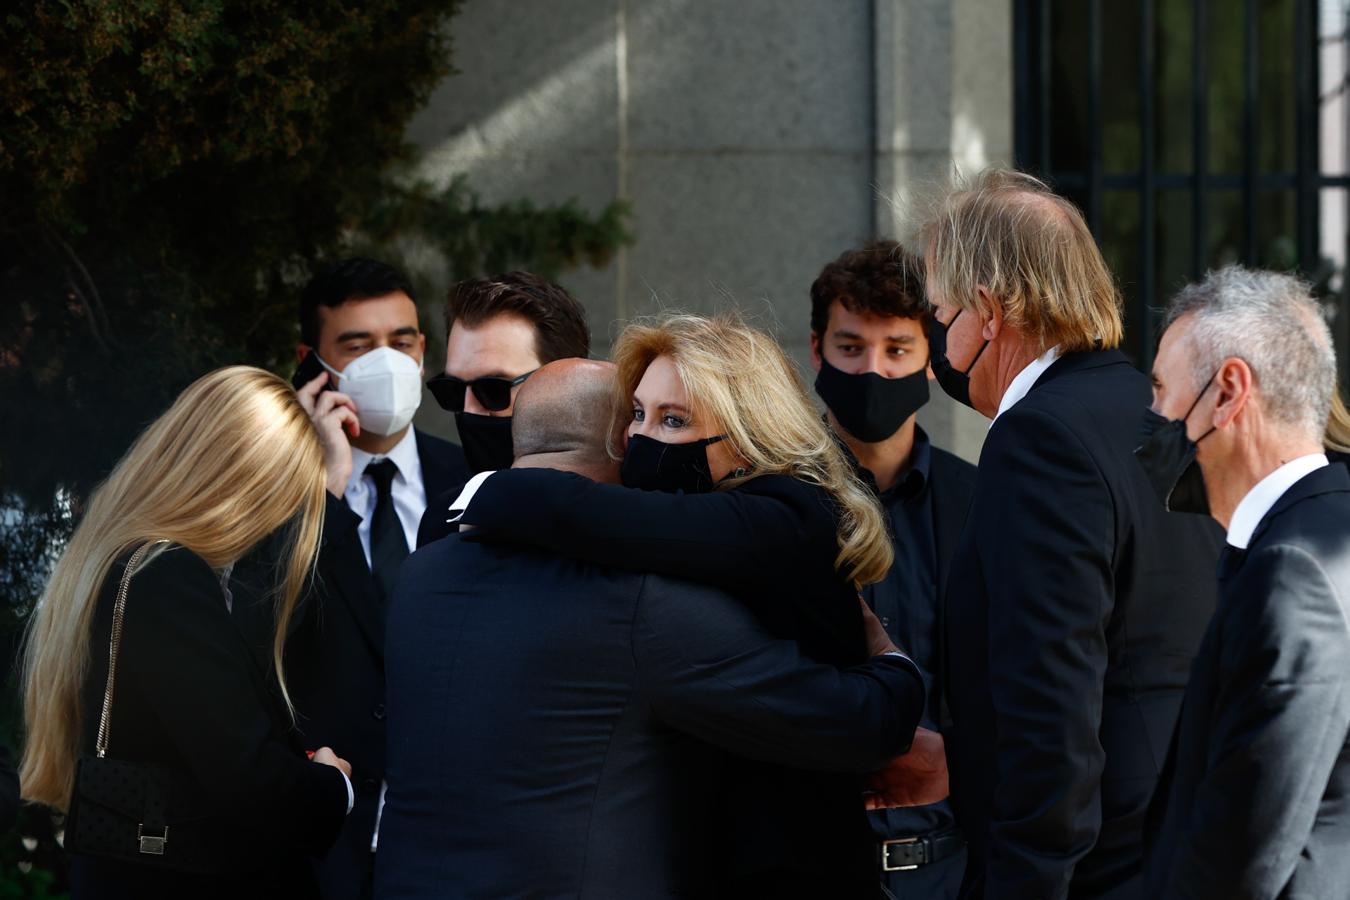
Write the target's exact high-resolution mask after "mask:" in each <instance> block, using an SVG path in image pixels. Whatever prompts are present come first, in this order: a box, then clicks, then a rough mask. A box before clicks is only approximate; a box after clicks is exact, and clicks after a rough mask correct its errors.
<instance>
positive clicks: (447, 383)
mask: <svg viewBox="0 0 1350 900" xmlns="http://www.w3.org/2000/svg"><path fill="white" fill-rule="evenodd" d="M427 388H428V389H430V391H431V396H433V397H435V398H436V402H437V403H439V404H440V406H441V409H443V410H445V411H446V412H454V413H457V412H464V393H465V385H464V382H462V381H460V380H459V379H458V378H450V377H448V376H445V375H440V376H437V377H436V378H433V379H431V380H430V381H428V382H427Z"/></svg>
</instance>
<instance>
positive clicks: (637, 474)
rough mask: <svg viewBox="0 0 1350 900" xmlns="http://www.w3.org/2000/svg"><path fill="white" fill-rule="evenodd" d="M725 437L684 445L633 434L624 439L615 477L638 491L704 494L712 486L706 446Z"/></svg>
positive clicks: (714, 483)
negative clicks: (626, 440)
mask: <svg viewBox="0 0 1350 900" xmlns="http://www.w3.org/2000/svg"><path fill="white" fill-rule="evenodd" d="M725 438H726V435H723V434H719V435H717V436H715V437H710V438H703V439H702V440H699V441H689V442H688V443H685V444H667V443H665V442H664V441H658V440H655V439H654V438H649V437H646V436H645V435H641V434H635V435H633V436H632V437H630V438H629V439H628V449H627V450H625V451H624V454H623V465H621V466H620V467H619V480H620V481H622V482H623V485H624V487H630V488H637V489H638V490H641V491H664V492H665V493H667V494H673V493H675V492H676V491H684V492H685V493H686V494H705V493H707V492H708V491H711V490H712V489H713V488H714V487H715V486H716V482H715V481H713V477H712V469H711V468H710V467H709V465H708V445H709V444H715V443H717V442H718V441H720V440H723V439H725Z"/></svg>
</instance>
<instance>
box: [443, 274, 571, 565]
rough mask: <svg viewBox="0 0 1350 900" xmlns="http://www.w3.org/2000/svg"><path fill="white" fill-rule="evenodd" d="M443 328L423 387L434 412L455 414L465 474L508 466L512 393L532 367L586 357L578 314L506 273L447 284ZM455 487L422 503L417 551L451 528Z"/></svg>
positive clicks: (564, 299) (545, 285) (564, 298)
mask: <svg viewBox="0 0 1350 900" xmlns="http://www.w3.org/2000/svg"><path fill="white" fill-rule="evenodd" d="M445 328H446V339H445V372H444V374H442V375H437V376H436V377H434V378H431V379H430V380H428V381H427V387H428V388H429V389H430V390H431V393H432V395H433V396H434V397H435V398H436V402H437V403H439V404H440V405H441V408H442V409H444V410H446V411H447V412H452V413H454V414H455V427H456V428H457V429H458V430H459V439H460V442H461V443H462V444H463V445H464V455H465V457H466V459H467V461H468V468H469V472H470V473H471V474H477V473H479V472H491V471H495V470H497V469H507V468H510V467H511V463H512V461H513V459H514V458H515V454H514V452H513V451H512V446H511V413H512V411H513V409H514V408H515V398H516V392H517V391H518V390H519V389H520V385H522V384H523V383H524V382H525V380H526V379H527V378H529V377H530V375H532V374H533V373H534V372H535V370H536V369H538V368H539V367H540V366H543V365H546V364H548V363H551V362H553V361H554V360H558V359H570V358H573V357H578V358H583V359H584V358H585V357H586V356H588V355H589V354H590V348H591V333H590V329H589V328H588V327H587V326H586V313H585V310H583V309H582V308H581V304H580V303H578V302H577V301H576V299H575V298H574V297H573V296H572V295H571V294H569V293H568V292H567V291H566V290H565V289H564V288H562V287H560V286H558V285H556V284H553V283H552V282H549V281H546V280H544V279H543V278H540V277H539V276H538V275H532V274H530V273H529V272H508V273H507V274H505V275H500V276H498V277H496V278H472V279H469V280H468V281H461V282H459V283H458V284H455V285H454V286H452V287H451V288H450V295H449V299H448V300H447V302H446V306H445ZM465 480H467V477H466V479H465ZM462 486H463V485H462V484H460V485H455V486H454V487H453V488H452V489H450V490H447V491H445V493H444V494H443V495H441V496H438V497H437V498H436V499H434V500H432V501H431V502H430V503H429V504H428V505H427V511H426V515H425V516H423V517H422V524H421V527H420V528H419V529H418V532H417V546H419V547H421V546H424V545H425V544H428V543H430V542H431V541H434V540H437V539H438V538H441V537H444V536H445V535H447V534H449V533H450V531H451V530H454V526H451V525H449V524H448V522H447V521H446V520H447V518H448V517H449V516H448V513H447V510H448V509H449V507H450V504H451V503H452V502H454V500H455V499H456V497H458V495H459V489H460V488H461V487H462Z"/></svg>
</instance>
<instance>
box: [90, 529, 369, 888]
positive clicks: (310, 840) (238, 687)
mask: <svg viewBox="0 0 1350 900" xmlns="http://www.w3.org/2000/svg"><path fill="white" fill-rule="evenodd" d="M129 556H130V554H129V553H128V554H127V555H126V556H124V557H123V558H122V559H121V560H119V561H118V562H117V564H116V565H114V566H113V569H112V571H111V573H110V574H109V576H108V578H107V581H106V582H105V583H104V585H103V588H102V591H101V592H100V594H99V598H98V605H97V607H96V608H95V610H94V618H93V627H92V630H91V632H90V645H89V646H90V666H89V674H88V676H87V678H86V680H85V687H84V722H83V726H84V728H83V744H84V746H83V751H82V752H83V753H84V754H86V755H92V754H93V752H94V743H95V739H96V737H97V735H98V721H99V715H100V711H101V710H102V705H103V689H104V685H105V683H106V681H107V674H108V639H109V635H110V633H111V629H112V613H113V604H114V602H115V600H116V595H117V589H118V584H119V582H120V580H121V577H122V570H123V568H124V567H125V565H126V560H127V558H128V557H129ZM269 683H270V682H269V679H268V677H267V675H266V673H264V672H263V671H262V670H261V669H260V668H259V666H258V664H257V661H256V659H255V658H254V656H253V655H252V654H251V653H250V652H249V648H248V646H247V644H246V643H245V641H244V640H243V638H242V636H241V635H240V633H239V630H238V629H237V628H236V627H235V625H234V623H233V622H231V620H230V614H229V611H228V609H227V607H226V601H225V593H224V591H223V589H222V588H221V583H220V578H219V576H218V575H217V574H216V573H215V572H214V571H213V570H212V569H211V567H210V566H208V565H207V564H206V562H205V561H204V560H202V558H201V557H199V556H197V555H196V554H194V553H192V552H191V551H190V550H187V549H184V548H182V547H172V548H170V549H168V550H165V551H163V552H162V553H160V554H159V556H157V557H155V558H154V559H153V560H151V562H150V563H149V564H148V565H146V566H144V567H143V568H142V569H141V570H140V571H139V572H137V573H136V574H135V575H133V576H132V579H131V586H130V589H129V590H128V592H127V605H126V613H125V618H124V621H123V631H122V645H121V650H120V651H119V654H118V658H117V682H116V685H115V689H116V690H115V694H114V699H113V705H112V716H111V719H110V733H109V736H110V739H109V744H108V755H109V756H110V757H114V758H117V759H126V760H133V761H144V762H155V763H159V764H161V765H163V766H165V767H166V768H168V769H169V770H170V771H171V772H173V773H176V774H178V775H179V776H181V777H183V779H184V780H185V783H186V784H187V785H188V788H187V789H188V791H189V794H188V796H189V797H190V798H191V799H190V801H189V802H190V803H192V804H194V805H196V804H200V805H201V806H202V807H203V808H205V809H210V810H213V811H215V812H214V814H215V815H217V816H219V817H221V818H223V819H224V820H226V822H227V823H234V827H235V828H237V831H238V833H239V834H241V835H248V836H249V837H248V839H247V841H246V843H247V846H248V847H249V848H250V849H249V852H248V853H247V854H245V855H241V856H240V858H239V859H238V860H237V861H236V862H235V866H234V873H233V874H232V875H230V876H227V877H225V878H223V879H222V878H210V879H206V878H201V877H199V876H190V875H183V874H179V873H172V872H163V871H155V870H152V869H147V868H144V867H142V866H137V865H130V864H121V863H112V862H107V861H104V860H98V859H93V858H88V857H81V856H76V855H72V858H71V879H72V896H73V897H74V898H76V900H80V898H110V900H111V898H118V900H121V898H126V897H136V898H160V897H162V898H166V900H167V898H182V897H194V898H196V897H222V898H223V897H231V898H234V897H245V896H247V897H282V896H285V897H314V896H317V895H318V893H317V885H316V884H315V880H314V876H313V873H312V871H311V868H310V865H309V863H308V862H307V861H306V855H308V854H314V855H318V854H322V853H323V852H324V851H325V850H327V849H328V846H329V845H330V844H332V843H333V840H334V839H335V838H336V837H337V834H338V830H339V829H340V828H341V827H342V823H343V819H344V817H345V815H346V812H347V788H346V785H345V784H344V782H343V778H342V773H341V772H339V771H338V770H337V769H335V768H332V767H331V766H325V765H319V764H317V763H312V762H310V761H308V760H307V759H305V756H304V754H303V753H302V752H301V749H300V747H299V746H298V745H297V744H296V743H295V741H294V739H293V732H292V729H291V727H290V720H289V717H288V714H287V712H286V709H285V707H284V705H283V704H282V702H281V700H280V699H279V698H278V697H277V696H276V694H275V693H274V692H273V691H272V690H271V689H270V687H269ZM169 839H170V841H172V839H173V838H172V835H170V838H169Z"/></svg>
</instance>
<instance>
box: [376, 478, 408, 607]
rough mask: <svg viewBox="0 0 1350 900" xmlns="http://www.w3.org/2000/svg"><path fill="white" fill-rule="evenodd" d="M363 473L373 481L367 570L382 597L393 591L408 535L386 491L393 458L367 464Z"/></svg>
mask: <svg viewBox="0 0 1350 900" xmlns="http://www.w3.org/2000/svg"><path fill="white" fill-rule="evenodd" d="M366 474H367V475H369V476H370V477H371V479H373V480H374V482H375V512H374V513H372V514H371V516H370V571H371V574H372V575H374V576H375V583H376V584H377V585H378V586H379V588H380V598H381V599H382V600H386V599H388V598H389V595H390V594H391V593H393V590H394V576H395V575H397V574H398V567H399V565H400V564H401V563H402V562H403V561H404V560H405V559H407V558H408V539H407V537H405V536H404V534H403V525H402V524H401V523H400V522H399V520H398V513H397V512H395V511H394V497H393V495H392V494H391V493H390V487H391V486H392V485H393V483H394V476H395V475H396V474H398V466H396V465H394V462H393V460H389V459H382V460H380V461H379V462H372V463H370V464H369V465H367V466H366Z"/></svg>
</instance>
